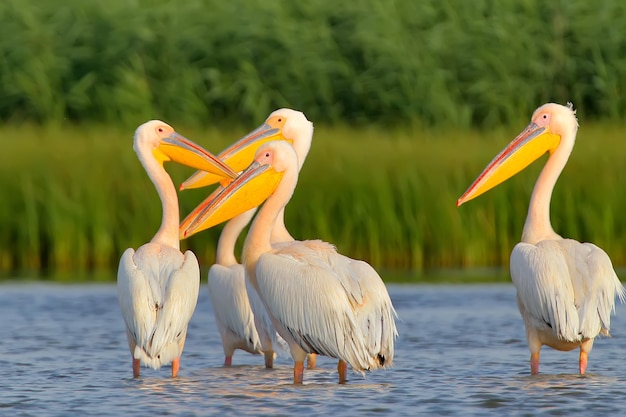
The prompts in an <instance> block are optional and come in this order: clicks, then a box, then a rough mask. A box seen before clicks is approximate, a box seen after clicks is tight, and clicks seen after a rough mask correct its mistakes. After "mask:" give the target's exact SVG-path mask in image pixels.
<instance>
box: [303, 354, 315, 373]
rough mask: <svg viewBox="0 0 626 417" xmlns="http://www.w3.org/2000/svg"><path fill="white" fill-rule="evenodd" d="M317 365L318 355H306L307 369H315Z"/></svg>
mask: <svg viewBox="0 0 626 417" xmlns="http://www.w3.org/2000/svg"><path fill="white" fill-rule="evenodd" d="M316 364H317V355H316V354H315V353H309V354H308V355H306V369H315V366H316Z"/></svg>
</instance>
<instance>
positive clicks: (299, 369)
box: [293, 361, 304, 384]
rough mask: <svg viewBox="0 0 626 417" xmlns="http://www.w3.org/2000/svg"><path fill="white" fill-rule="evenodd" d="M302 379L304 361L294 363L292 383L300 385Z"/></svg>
mask: <svg viewBox="0 0 626 417" xmlns="http://www.w3.org/2000/svg"><path fill="white" fill-rule="evenodd" d="M303 379H304V361H296V362H294V363H293V383H294V384H302V380H303Z"/></svg>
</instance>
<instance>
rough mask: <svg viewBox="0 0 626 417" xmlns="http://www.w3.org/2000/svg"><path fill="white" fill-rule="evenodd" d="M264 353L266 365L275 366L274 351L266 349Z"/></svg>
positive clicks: (268, 366)
mask: <svg viewBox="0 0 626 417" xmlns="http://www.w3.org/2000/svg"><path fill="white" fill-rule="evenodd" d="M263 355H264V356H265V367H266V368H268V369H269V368H273V367H274V351H273V350H266V351H265V352H264V353H263Z"/></svg>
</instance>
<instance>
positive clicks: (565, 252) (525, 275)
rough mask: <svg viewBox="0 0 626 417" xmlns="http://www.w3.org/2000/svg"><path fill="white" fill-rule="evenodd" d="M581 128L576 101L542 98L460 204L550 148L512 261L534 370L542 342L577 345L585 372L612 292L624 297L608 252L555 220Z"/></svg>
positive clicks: (603, 329) (565, 347)
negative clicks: (567, 233) (553, 206)
mask: <svg viewBox="0 0 626 417" xmlns="http://www.w3.org/2000/svg"><path fill="white" fill-rule="evenodd" d="M577 131H578V122H577V120H576V112H575V111H574V109H573V106H572V104H571V103H568V105H567V106H562V105H559V104H555V103H548V104H544V105H543V106H541V107H539V108H538V109H537V110H535V112H534V114H533V116H532V119H531V122H530V124H529V125H528V126H527V127H526V128H525V129H524V130H523V131H522V132H521V133H520V134H519V135H518V136H517V137H516V138H515V139H513V141H512V142H511V143H510V144H509V145H507V147H506V148H505V149H504V150H503V151H502V152H500V153H499V154H498V155H497V156H496V157H495V158H494V159H493V160H492V161H491V163H490V164H489V165H488V166H487V167H486V168H485V170H484V171H483V172H482V173H481V174H480V175H479V176H478V178H477V179H476V180H475V181H474V183H473V184H472V185H471V186H470V187H469V188H468V189H467V191H466V192H465V193H464V194H463V195H462V196H461V197H460V198H459V199H458V201H457V206H460V205H461V204H463V203H465V202H466V201H469V200H471V199H473V198H475V197H477V196H478V195H480V194H482V193H484V192H485V191H487V190H489V189H491V188H493V187H495V186H496V185H498V184H500V183H501V182H503V181H505V180H507V179H508V178H510V177H512V176H513V175H515V174H516V173H518V172H519V171H521V170H522V169H524V168H525V167H527V166H528V165H529V164H530V163H531V162H533V161H534V160H536V159H537V158H539V157H540V156H541V155H542V154H544V153H545V152H548V153H549V155H550V156H549V158H548V160H547V162H546V164H545V166H544V168H543V170H542V171H541V173H540V174H539V178H538V179H537V182H536V184H535V188H534V189H533V192H532V196H531V199H530V205H529V208H528V215H527V216H526V222H525V223H524V229H523V232H522V239H521V242H520V243H518V244H517V245H515V247H514V248H513V252H512V253H511V261H510V268H511V279H512V281H513V284H514V285H515V287H516V289H517V304H518V307H519V311H520V313H521V316H522V318H523V319H524V324H525V327H526V338H527V340H528V347H529V350H530V371H531V374H533V375H534V374H537V373H538V372H539V354H540V349H541V346H543V345H547V346H550V347H551V348H553V349H557V350H561V351H569V350H572V349H575V348H580V356H579V371H580V374H584V373H585V372H586V369H587V361H588V355H589V352H590V351H591V348H592V346H593V341H594V339H595V337H596V336H598V334H602V335H605V336H608V335H609V329H610V322H611V312H612V311H613V312H614V310H615V296H616V295H617V296H619V298H620V300H622V301H623V300H624V287H623V286H622V284H621V283H620V281H619V279H618V277H617V275H616V273H615V270H614V269H613V265H612V264H611V260H610V259H609V257H608V255H607V254H606V253H605V252H604V251H603V250H602V249H600V248H599V247H597V246H596V245H594V244H592V243H580V242H577V241H575V240H572V239H564V238H562V237H561V236H559V235H558V234H557V233H556V232H555V231H554V230H553V229H552V225H551V224H550V199H551V196H552V190H553V189H554V186H555V184H556V181H557V179H558V177H559V175H560V173H561V171H562V170H563V168H564V167H565V164H566V163H567V160H568V158H569V155H570V153H571V152H572V149H573V147H574V142H575V139H576V133H577Z"/></svg>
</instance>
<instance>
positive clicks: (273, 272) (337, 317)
mask: <svg viewBox="0 0 626 417" xmlns="http://www.w3.org/2000/svg"><path fill="white" fill-rule="evenodd" d="M256 279H257V284H258V287H259V296H260V297H261V299H262V300H263V301H264V302H265V306H266V307H267V309H268V310H269V313H270V315H271V316H272V317H273V318H274V319H275V320H277V321H278V322H279V324H280V325H281V326H282V328H283V329H284V330H286V331H287V332H288V333H289V336H291V337H292V338H293V339H294V340H295V341H296V343H298V345H299V346H300V347H301V348H302V349H303V350H304V351H305V352H307V353H317V354H321V355H325V356H330V357H333V358H338V359H343V360H344V361H346V362H348V363H349V364H350V365H351V366H352V367H353V369H355V370H364V369H369V368H370V367H372V366H373V363H372V362H373V360H372V358H371V357H369V356H368V355H367V350H366V348H365V346H364V343H363V335H362V333H361V329H360V327H359V325H358V324H357V322H356V319H355V316H354V313H353V311H352V306H351V302H350V300H349V295H348V294H347V293H346V290H345V289H344V287H343V286H342V284H341V282H340V279H339V278H338V277H337V275H336V274H335V273H334V272H333V271H332V269H331V268H330V267H328V265H325V264H324V263H323V262H321V261H319V260H318V259H316V258H314V257H313V258H311V257H306V256H303V255H302V254H300V255H299V256H297V257H295V256H293V254H281V253H279V254H274V253H266V254H263V255H262V256H261V257H260V258H259V261H258V263H257V266H256ZM277 330H278V331H279V333H280V331H281V329H280V328H277ZM281 335H282V336H283V337H286V335H283V334H281Z"/></svg>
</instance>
